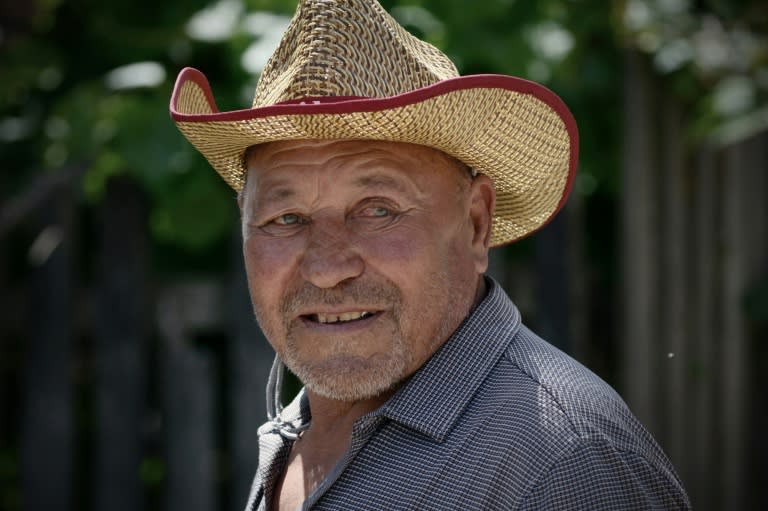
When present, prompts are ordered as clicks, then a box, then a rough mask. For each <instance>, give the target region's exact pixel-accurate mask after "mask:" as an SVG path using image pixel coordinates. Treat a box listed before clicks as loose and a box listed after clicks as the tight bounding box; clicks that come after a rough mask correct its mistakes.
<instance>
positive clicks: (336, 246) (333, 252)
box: [301, 223, 365, 289]
mask: <svg viewBox="0 0 768 511" xmlns="http://www.w3.org/2000/svg"><path fill="white" fill-rule="evenodd" d="M309 229H310V235H309V240H308V243H307V248H306V250H305V252H304V256H303V257H302V260H301V276H302V277H303V278H304V279H305V280H306V281H308V282H310V283H312V284H314V285H315V286H317V287H320V288H326V289H327V288H332V287H335V286H336V285H338V284H340V283H341V282H343V281H345V280H347V279H353V278H355V277H359V276H360V275H361V274H362V273H363V270H364V266H365V265H364V263H363V259H362V258H361V257H360V253H359V252H358V250H357V247H356V246H355V244H354V242H353V240H352V235H351V233H350V232H349V231H348V229H347V228H346V226H344V225H340V224H334V225H321V224H320V223H313V224H312V225H311V226H310V227H309Z"/></svg>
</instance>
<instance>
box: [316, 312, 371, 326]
mask: <svg viewBox="0 0 768 511" xmlns="http://www.w3.org/2000/svg"><path fill="white" fill-rule="evenodd" d="M374 314H375V313H374V312H368V311H360V312H342V313H340V314H308V315H307V316H305V317H306V318H307V319H309V320H310V321H314V322H315V323H323V324H332V323H350V322H352V321H360V320H362V319H366V318H370V317H371V316H373V315H374Z"/></svg>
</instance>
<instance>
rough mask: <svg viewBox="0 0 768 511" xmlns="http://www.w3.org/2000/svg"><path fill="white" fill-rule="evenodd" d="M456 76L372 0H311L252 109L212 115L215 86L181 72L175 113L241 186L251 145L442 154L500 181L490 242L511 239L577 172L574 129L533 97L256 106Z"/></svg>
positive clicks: (478, 94) (384, 93) (540, 216)
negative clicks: (342, 143) (356, 107)
mask: <svg viewBox="0 0 768 511" xmlns="http://www.w3.org/2000/svg"><path fill="white" fill-rule="evenodd" d="M456 76H458V73H457V71H456V69H455V67H454V66H453V64H452V63H451V61H450V60H449V59H448V58H447V57H446V56H445V55H443V54H442V53H440V52H439V51H438V50H437V49H435V48H434V47H433V46H430V45H428V44H426V43H424V42H422V41H419V40H418V39H416V38H414V37H413V36H411V35H410V34H408V33H407V32H406V31H405V30H404V29H403V28H402V27H400V26H399V25H398V24H397V22H396V21H395V20H394V19H393V18H391V17H390V16H389V15H388V14H387V13H386V12H385V11H384V10H383V9H382V8H381V6H380V5H379V4H378V3H376V2H375V0H306V1H302V2H301V3H300V5H299V7H298V10H297V12H296V15H295V16H294V18H293V20H292V21H291V24H290V26H289V28H288V30H287V32H286V34H285V36H284V38H283V40H282V42H281V44H280V46H279V48H278V49H277V50H276V52H275V54H274V55H273V56H272V58H271V59H270V61H269V62H268V64H267V66H266V68H265V69H264V72H263V73H262V76H261V79H260V81H259V83H258V85H257V89H256V93H255V98H254V102H253V110H252V112H253V115H252V116H245V117H244V116H242V115H239V116H236V117H237V118H233V116H231V115H227V114H219V116H218V117H217V116H216V115H211V114H217V110H216V107H215V104H212V99H210V98H211V96H210V91H209V90H207V89H206V87H207V83H200V82H199V81H196V80H181V78H180V81H179V82H177V91H176V92H175V94H174V102H173V103H172V111H173V113H174V117H175V118H176V120H177V126H178V127H179V129H180V130H181V131H182V132H183V133H184V135H185V136H186V137H187V138H188V139H189V141H190V142H191V143H192V144H193V145H194V146H195V147H196V148H197V149H198V150H199V151H200V152H201V153H202V154H203V155H204V156H205V157H206V158H207V159H208V161H209V162H210V163H211V165H212V166H213V168H214V169H215V170H216V171H217V172H218V173H219V174H220V175H221V176H222V177H223V178H224V179H225V180H226V182H227V183H228V184H229V185H230V186H231V187H232V188H234V189H235V190H238V191H239V190H241V189H242V187H243V184H244V181H245V176H244V172H245V169H244V165H243V153H244V151H245V149H246V148H247V147H249V146H251V145H254V144H259V143H264V142H269V141H277V140H297V139H357V140H367V139H370V140H388V141H398V142H408V143H414V144H421V145H426V146H430V147H434V148H436V149H439V150H442V151H444V152H446V153H448V154H450V155H451V156H454V157H455V158H458V159H459V160H461V161H463V162H464V163H466V164H467V165H469V166H471V167H472V168H473V169H475V170H476V171H478V172H480V173H484V174H486V175H488V176H489V177H491V178H492V179H493V181H494V185H495V187H496V192H497V204H496V210H495V212H494V223H493V233H492V239H491V243H492V245H494V246H495V245H500V244H504V243H508V242H510V241H513V240H516V239H519V238H521V237H523V236H525V235H526V234H529V233H530V232H532V231H534V230H536V229H538V228H540V227H541V226H542V225H543V224H544V223H546V221H547V220H548V219H549V218H550V217H551V216H552V215H553V214H554V213H555V212H556V211H557V209H558V208H559V207H560V205H561V204H562V201H563V199H564V194H565V193H567V189H568V185H569V183H570V177H571V174H572V172H573V168H571V166H572V163H573V161H572V158H571V155H572V151H575V147H574V141H573V140H572V137H571V136H570V134H569V131H568V129H567V127H566V124H565V123H564V121H563V118H561V114H560V113H558V112H557V111H556V110H555V109H553V108H552V106H550V105H549V104H548V103H546V102H545V101H542V100H541V99H539V98H537V97H536V96H534V95H532V94H529V93H524V92H518V91H515V90H509V89H507V88H501V87H472V88H466V89H458V90H450V91H448V92H445V93H441V94H437V95H434V96H431V97H426V99H420V100H419V101H415V102H405V103H404V104H402V105H399V106H394V107H390V108H386V109H378V108H368V109H366V108H362V107H361V109H360V110H362V111H351V112H350V111H346V110H345V111H343V112H342V111H340V112H338V113H307V114H302V113H293V112H292V113H291V114H285V115H283V114H279V113H277V114H275V113H272V114H269V115H262V114H260V113H259V108H261V107H270V106H272V105H274V104H276V103H281V102H285V101H295V100H301V99H306V98H314V97H328V96H344V97H349V96H356V97H369V98H388V97H391V96H396V95H399V94H403V93H407V92H410V91H415V90H417V89H421V88H423V87H427V86H430V85H433V84H436V83H438V82H441V81H443V80H446V79H451V78H455V77H456ZM459 80H461V79H459ZM203 82H204V80H203ZM347 110H349V109H347ZM240 113H241V112H240ZM176 114H181V115H176ZM194 116H205V118H204V119H200V120H197V119H195V118H194ZM180 117H181V118H180Z"/></svg>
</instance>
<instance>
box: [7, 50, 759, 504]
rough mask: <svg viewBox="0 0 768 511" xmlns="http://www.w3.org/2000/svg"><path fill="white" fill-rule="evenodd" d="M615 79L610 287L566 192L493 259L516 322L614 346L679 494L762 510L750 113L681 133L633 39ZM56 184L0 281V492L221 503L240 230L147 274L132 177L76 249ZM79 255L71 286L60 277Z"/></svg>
mask: <svg viewBox="0 0 768 511" xmlns="http://www.w3.org/2000/svg"><path fill="white" fill-rule="evenodd" d="M625 98H626V105H625V114H626V115H625V117H626V124H625V126H626V127H625V147H624V154H625V159H624V164H623V172H624V181H623V182H624V191H623V195H622V201H621V215H620V217H621V221H620V230H621V233H622V234H621V237H622V240H623V241H622V253H623V257H622V261H623V262H622V275H623V279H624V285H623V289H622V290H621V291H620V292H619V293H618V296H611V295H607V296H606V295H604V294H601V293H600V292H598V291H595V289H594V285H593V284H592V283H590V281H589V278H588V274H589V269H588V267H587V266H588V265H587V263H586V262H585V255H584V247H583V239H584V232H585V230H586V229H589V225H587V224H586V222H585V219H584V212H583V210H584V204H583V203H582V200H583V198H581V197H578V196H575V197H574V198H573V199H572V201H571V203H570V204H569V206H568V208H567V209H566V212H565V214H564V215H561V217H559V218H558V219H557V220H556V221H555V222H554V223H552V224H551V225H550V226H548V227H547V228H546V229H545V230H543V231H542V232H541V233H539V234H538V235H537V237H536V239H535V246H536V251H535V257H534V261H533V262H530V263H523V264H522V266H520V265H517V266H516V265H515V264H511V265H510V264H508V261H506V260H504V258H503V257H502V256H501V255H499V253H497V254H496V255H495V256H494V257H493V268H492V272H493V273H494V274H495V275H496V276H498V277H499V278H501V279H502V280H504V281H505V282H506V283H507V288H508V289H509V290H510V294H511V295H512V296H513V298H515V299H516V301H518V303H519V305H521V308H522V309H523V310H524V312H525V311H534V312H537V314H536V315H535V321H534V323H535V324H536V325H535V326H536V329H537V330H539V331H540V332H541V333H542V334H543V335H544V336H545V337H547V338H548V339H550V340H552V341H553V342H555V343H556V344H558V345H560V346H562V347H564V348H566V349H567V350H568V351H571V352H572V353H574V354H575V355H576V356H577V358H580V359H582V360H585V361H586V362H587V363H588V364H589V365H593V366H594V365H595V364H592V363H591V362H594V361H596V360H598V361H599V360H601V354H600V353H599V351H600V350H601V349H602V347H605V346H606V345H608V344H610V343H611V342H615V343H617V344H618V345H619V353H620V357H619V358H618V360H617V365H618V367H617V368H615V369H614V370H615V374H616V375H618V381H616V382H615V383H617V385H618V387H619V390H620V391H621V392H622V393H623V394H624V395H625V397H626V399H627V401H628V402H629V404H630V406H631V407H632V408H633V410H634V411H635V412H636V413H637V414H638V416H639V417H640V418H641V420H643V422H644V423H645V424H647V425H648V427H649V428H650V429H651V431H652V432H653V433H654V434H655V436H656V437H657V438H658V439H659V441H660V442H661V443H662V445H663V446H664V448H665V449H666V451H667V452H668V453H669V454H670V456H671V457H672V459H673V461H674V463H675V465H676V466H677V467H678V469H679V472H680V474H681V476H682V478H683V480H684V482H685V484H686V486H687V488H688V490H689V492H690V493H691V496H692V499H693V501H694V505H695V507H696V509H699V510H703V511H707V510H715V509H747V508H752V509H758V508H766V507H767V505H768V503H767V502H766V497H765V496H763V495H761V494H760V493H759V489H760V488H761V482H762V478H764V476H765V474H766V473H768V472H767V471H766V463H767V462H766V461H765V460H766V459H768V456H766V452H765V451H766V445H767V442H766V440H765V439H764V438H763V434H762V431H764V430H765V429H766V428H768V423H767V421H766V415H765V405H764V404H761V403H762V402H763V401H764V400H763V399H762V398H761V393H762V392H763V391H764V390H765V389H766V388H767V387H766V385H765V380H766V376H764V375H765V374H768V373H766V370H768V367H766V363H765V359H764V358H763V357H764V355H765V353H766V350H765V348H764V347H763V345H764V344H765V342H764V340H763V339H764V337H763V338H761V337H760V333H761V331H760V330H759V329H760V328H764V324H763V325H762V327H761V326H760V323H759V321H756V320H754V318H750V316H749V315H748V314H746V313H745V310H746V309H745V307H744V303H745V300H747V301H748V299H749V296H750V293H751V292H752V291H754V290H757V291H759V288H758V287H757V286H758V285H759V282H761V280H760V279H763V280H762V282H765V279H766V275H768V246H767V243H768V174H767V173H766V170H768V169H766V162H768V154H767V153H766V147H768V133H762V134H760V135H756V136H754V137H752V138H751V139H749V140H746V141H743V142H740V143H738V144H734V145H731V146H728V147H724V148H720V147H688V146H686V145H684V144H681V142H680V141H681V140H683V135H682V130H683V126H684V122H685V119H684V115H683V113H682V111H681V109H680V107H679V105H677V104H676V103H675V101H674V100H673V99H672V98H671V96H670V95H669V94H667V93H665V91H664V90H663V87H662V85H661V83H660V82H659V81H658V80H657V79H656V78H654V77H653V74H652V72H651V71H650V69H649V68H648V67H647V65H646V64H645V63H644V62H643V61H642V59H639V58H637V57H636V56H634V55H629V56H628V58H627V86H626V94H625ZM617 114H619V113H618V112H617ZM585 136H591V134H585ZM56 190H58V192H57V193H50V194H48V198H47V199H46V200H45V201H43V202H40V203H39V206H40V207H36V208H35V209H36V210H38V211H40V212H41V213H40V215H39V218H38V219H37V222H38V224H39V229H38V231H39V232H41V233H42V234H41V235H40V236H38V237H37V240H36V242H35V244H34V245H33V248H32V249H31V250H30V256H29V257H30V262H31V263H32V264H34V265H37V267H36V270H35V271H34V272H32V274H31V280H30V282H29V286H28V289H27V292H28V293H30V294H29V296H13V295H10V294H9V293H6V292H5V290H6V288H0V289H3V294H2V297H1V299H2V303H1V304H0V305H1V306H2V307H1V308H0V310H2V311H3V314H4V317H3V318H2V324H1V325H0V334H5V333H8V332H26V333H27V334H28V335H27V336H26V338H25V339H24V340H23V345H22V346H17V348H18V349H16V350H15V351H14V349H13V348H8V344H5V346H4V347H3V350H4V352H5V353H16V356H14V357H13V360H14V361H18V362H19V363H20V364H21V367H20V368H9V367H5V368H4V374H5V375H8V374H13V375H17V374H18V375H19V381H18V383H17V384H16V385H11V386H6V387H5V388H4V389H3V390H2V392H0V405H2V406H1V408H0V409H1V410H2V416H1V417H0V419H2V420H0V427H2V430H0V431H1V432H2V438H0V440H2V441H3V442H5V443H7V442H8V441H7V438H10V437H14V436H15V437H17V438H18V444H19V454H18V457H19V459H20V464H19V468H18V475H17V478H18V481H19V485H20V487H21V496H20V499H21V500H20V501H18V500H13V498H12V496H11V497H9V496H8V495H6V496H5V498H6V499H8V500H7V502H6V504H3V503H0V507H4V508H8V509H26V510H29V511H38V510H43V509H57V510H60V511H67V510H72V509H93V510H99V511H101V510H110V511H114V510H118V511H119V510H126V511H128V510H131V511H135V510H139V509H148V508H152V509H158V510H178V509H184V510H185V511H196V510H199V511H213V510H238V509H241V508H242V506H243V504H244V502H245V498H246V495H247V491H248V487H249V484H250V480H251V477H252V476H253V473H254V470H255V467H256V459H257V451H256V449H257V447H256V442H257V438H256V429H257V427H258V425H259V424H260V423H261V422H262V421H263V419H264V415H265V414H264V397H263V389H264V382H265V379H266V375H267V372H268V368H269V364H270V363H271V358H272V352H271V350H270V349H269V348H268V345H267V343H266V341H265V340H264V339H263V338H262V336H261V333H260V332H259V330H258V328H257V326H256V325H255V322H254V320H253V314H252V312H251V309H250V303H249V300H248V296H247V288H246V284H245V276H244V273H243V270H242V263H241V260H240V259H241V255H240V250H239V248H238V247H237V246H236V244H235V246H233V247H232V250H231V251H230V253H228V254H225V255H223V257H226V258H231V263H232V266H233V267H234V268H236V271H234V272H232V274H231V275H228V276H226V277H215V276H214V277H211V278H195V279H185V280H177V281H171V282H166V281H163V280H161V279H159V277H161V276H157V275H153V273H152V268H151V265H150V260H149V257H150V256H149V252H150V246H149V240H148V234H147V232H146V225H147V219H146V215H147V207H146V204H145V202H144V198H143V195H142V192H141V190H140V189H139V188H138V187H137V186H136V185H135V184H133V183H131V182H130V181H127V180H121V179H117V180H113V181H112V182H111V183H110V185H109V187H108V193H107V196H106V199H105V201H104V203H103V205H102V207H101V209H100V210H99V211H98V212H97V214H96V215H95V223H96V225H97V228H96V229H95V232H96V234H97V236H96V237H97V238H98V239H99V240H100V241H99V244H98V245H97V248H96V249H95V250H94V251H93V253H91V254H83V253H78V250H82V247H91V245H88V244H85V243H79V242H78V240H79V239H81V238H82V236H84V233H83V232H79V230H80V229H81V225H82V222H81V221H78V218H77V212H76V208H75V199H74V195H75V194H74V192H73V188H72V185H71V184H66V183H64V184H61V183H59V184H58V185H57V188H56ZM38 200H40V199H38ZM233 228H234V226H233ZM234 238H235V239H237V238H238V236H234ZM4 256H7V253H6V252H5V251H0V285H2V283H3V282H7V281H8V275H4V271H5V270H4V268H6V267H7V266H6V265H4V264H2V263H3V262H4V260H3V257H4ZM83 260H86V261H89V262H90V263H89V264H90V266H92V270H91V271H92V272H93V276H92V278H91V279H90V282H92V287H91V288H88V289H83V288H81V287H79V285H78V279H77V275H78V274H81V273H83V272H84V271H85V270H84V269H83V268H81V267H78V263H77V261H83ZM6 262H7V261H6ZM614 302H615V303H616V304H618V305H612V303H614ZM24 303H27V304H30V305H29V307H27V308H25V307H23V306H22V305H21V304H24ZM606 304H607V305H606ZM596 310H597V311H598V312H599V311H601V310H605V311H612V310H613V311H616V312H618V313H619V314H620V316H621V317H620V319H618V320H616V319H614V318H612V317H606V315H602V316H601V315H600V314H595V311H596ZM591 316H595V317H596V318H597V319H588V317H591ZM529 322H530V320H529ZM600 325H603V326H605V325H608V326H609V328H608V329H607V330H608V331H606V329H602V330H601V329H600V328H599V326H600ZM614 325H615V327H614ZM765 333H766V332H764V331H762V334H765ZM605 336H609V337H611V339H609V340H608V341H606V340H605V339H601V338H600V337H605ZM8 342H10V341H8ZM760 342H762V343H763V344H762V345H761V344H760ZM3 343H6V340H4V341H3ZM609 358H610V357H609ZM596 365H597V366H598V368H597V370H598V372H601V368H603V369H604V368H605V367H607V365H606V364H605V363H598V364H596ZM608 379H611V378H608ZM6 381H7V379H6ZM8 410H21V413H20V414H19V415H18V416H10V415H9V414H10V412H8ZM9 424H10V425H12V426H9ZM14 477H16V476H14ZM10 478H11V479H13V477H10ZM4 484H6V485H8V484H9V483H8V477H6V480H5V483H4ZM5 490H7V488H5ZM6 493H7V491H6Z"/></svg>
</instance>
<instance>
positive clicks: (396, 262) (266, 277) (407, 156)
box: [241, 141, 494, 401]
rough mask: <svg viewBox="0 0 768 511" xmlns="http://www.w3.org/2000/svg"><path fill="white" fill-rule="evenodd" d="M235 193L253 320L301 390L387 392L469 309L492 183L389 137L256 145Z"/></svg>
mask: <svg viewBox="0 0 768 511" xmlns="http://www.w3.org/2000/svg"><path fill="white" fill-rule="evenodd" d="M247 163H248V169H249V174H248V180H247V185H246V189H245V190H244V193H243V195H242V198H241V210H242V222H243V238H244V248H243V251H244V256H245V265H246V270H247V275H248V285H249V288H250V293H251V298H252V301H253V306H254V310H255V313H256V317H257V319H258V321H259V324H260V325H261V327H262V329H263V330H264V333H265V334H266V336H267V339H268V340H269V342H270V343H271V344H272V346H273V347H274V349H275V350H276V351H277V353H278V354H279V355H280V357H281V358H282V360H283V361H284V362H285V363H286V365H287V366H288V367H289V368H290V369H291V370H292V371H293V372H294V373H295V374H296V375H297V376H298V377H299V378H300V379H301V380H302V382H303V383H304V384H305V385H306V386H307V388H308V389H309V390H310V391H312V392H315V393H317V394H320V395H322V396H325V397H328V398H332V399H338V400H343V401H356V400H361V399H366V398H370V397H373V396H376V395H379V394H381V393H383V392H386V391H388V390H390V389H392V388H394V387H395V386H396V385H397V384H398V383H399V382H401V381H402V380H404V379H405V378H407V377H408V376H410V375H411V374H413V373H414V372H415V371H416V370H417V369H418V368H419V367H421V365H423V364H424V362H426V360H427V359H428V358H429V357H430V356H431V355H432V354H433V353H434V352H435V351H436V350H437V348H439V347H440V346H441V345H442V344H443V342H445V340H446V339H447V338H448V337H449V336H450V334H451V333H452V332H453V331H454V330H455V329H456V328H457V327H458V325H459V323H460V322H461V321H462V320H463V318H464V317H465V316H466V315H467V313H468V312H469V310H470V309H471V307H472V305H473V303H474V301H475V299H476V293H477V290H478V285H479V282H481V279H480V274H482V272H484V271H485V268H486V266H487V249H488V239H489V231H490V216H491V211H492V209H493V200H494V195H493V189H492V185H491V183H490V180H488V178H486V177H485V176H478V177H476V178H475V179H474V180H470V178H469V176H468V174H467V173H466V172H465V171H464V170H463V169H461V168H460V167H459V166H458V164H457V162H456V161H455V160H452V159H451V158H449V157H447V156H446V155H445V154H443V153H441V152H439V151H436V150H434V149H430V148H427V147H422V146H416V145H410V144H401V143H393V142H369V141H330V142H329V141H325V142H321V141H290V142H275V143H270V144H266V145H263V146H260V147H257V148H256V149H255V150H253V151H252V152H251V154H250V155H249V158H248V162H247Z"/></svg>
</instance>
